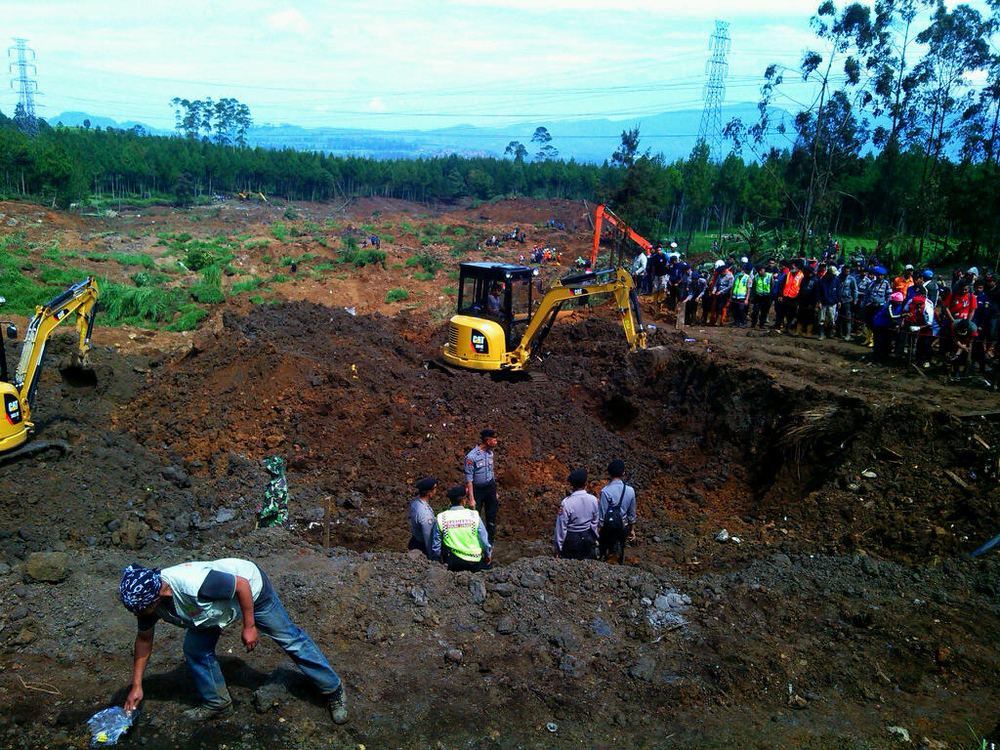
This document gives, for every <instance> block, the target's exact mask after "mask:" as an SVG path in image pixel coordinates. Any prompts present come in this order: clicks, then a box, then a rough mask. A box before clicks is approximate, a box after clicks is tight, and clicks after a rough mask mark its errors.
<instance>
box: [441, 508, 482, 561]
mask: <svg viewBox="0 0 1000 750" xmlns="http://www.w3.org/2000/svg"><path fill="white" fill-rule="evenodd" d="M437 523H438V528H439V529H441V544H442V545H443V546H445V547H447V548H448V549H450V550H451V551H452V553H453V554H454V555H455V556H456V557H460V558H462V559H463V560H466V561H468V562H479V561H480V560H482V559H483V548H482V546H481V545H480V544H479V514H478V513H476V511H474V510H472V509H471V508H451V509H449V510H446V511H444V512H443V513H438V517H437Z"/></svg>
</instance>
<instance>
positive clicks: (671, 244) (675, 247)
mask: <svg viewBox="0 0 1000 750" xmlns="http://www.w3.org/2000/svg"><path fill="white" fill-rule="evenodd" d="M670 247H672V248H674V249H675V250H676V249H677V243H676V242H671V243H670Z"/></svg>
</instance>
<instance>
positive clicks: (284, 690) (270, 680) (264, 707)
mask: <svg viewBox="0 0 1000 750" xmlns="http://www.w3.org/2000/svg"><path fill="white" fill-rule="evenodd" d="M294 678H295V675H293V674H292V673H291V672H289V671H288V670H286V669H276V670H275V671H274V672H272V673H271V674H270V675H268V677H267V681H266V682H265V683H264V684H263V685H262V686H261V687H259V688H257V689H256V690H254V692H253V697H252V698H251V702H252V703H253V707H254V709H255V710H256V711H257V713H260V714H265V713H267V712H268V711H270V710H271V709H272V708H276V707H278V706H281V705H283V704H284V703H285V702H286V701H287V700H288V697H289V692H288V685H289V682H290V681H291V680H292V679H294Z"/></svg>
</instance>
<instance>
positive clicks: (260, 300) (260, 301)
mask: <svg viewBox="0 0 1000 750" xmlns="http://www.w3.org/2000/svg"><path fill="white" fill-rule="evenodd" d="M250 302H251V303H253V304H255V305H263V304H264V298H263V297H261V296H260V295H259V294H255V295H254V296H253V297H251V298H250Z"/></svg>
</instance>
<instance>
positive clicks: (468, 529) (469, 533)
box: [430, 485, 493, 572]
mask: <svg viewBox="0 0 1000 750" xmlns="http://www.w3.org/2000/svg"><path fill="white" fill-rule="evenodd" d="M465 493H466V489H465V487H462V486H461V485H457V486H455V487H452V488H451V489H449V490H448V494H447V496H448V499H449V500H450V501H451V503H452V505H451V507H450V508H448V510H446V511H444V512H442V513H438V517H437V523H436V524H435V525H434V531H433V535H432V537H431V547H430V549H431V555H432V556H433V557H434V558H435V559H440V560H441V562H443V563H444V564H445V565H447V566H448V569H449V570H471V571H473V572H475V571H478V570H485V569H486V568H488V567H490V563H491V562H492V561H493V547H492V545H491V544H490V540H489V536H488V535H487V533H486V527H485V526H483V521H482V519H481V518H480V517H479V514H478V513H476V511H474V510H472V509H471V508H466V507H465V503H464V502H463V499H464V498H465V497H466V495H465ZM466 502H467V500H466Z"/></svg>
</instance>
